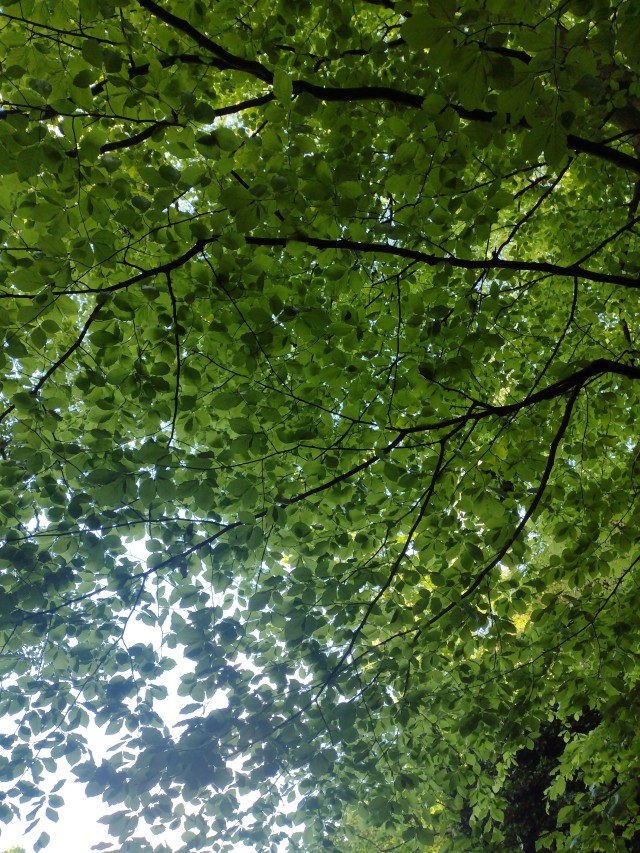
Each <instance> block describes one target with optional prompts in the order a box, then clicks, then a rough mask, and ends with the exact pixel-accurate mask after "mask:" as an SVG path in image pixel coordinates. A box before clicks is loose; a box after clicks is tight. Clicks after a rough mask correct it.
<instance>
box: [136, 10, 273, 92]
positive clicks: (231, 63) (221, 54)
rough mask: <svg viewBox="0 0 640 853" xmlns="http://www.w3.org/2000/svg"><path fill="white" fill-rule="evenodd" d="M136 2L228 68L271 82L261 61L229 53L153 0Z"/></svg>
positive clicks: (271, 75)
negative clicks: (221, 61)
mask: <svg viewBox="0 0 640 853" xmlns="http://www.w3.org/2000/svg"><path fill="white" fill-rule="evenodd" d="M138 3H139V5H140V6H142V8H143V9H146V10H147V12H150V13H151V14H152V15H153V16H154V17H155V18H158V20H160V21H163V22H164V23H165V24H168V25H169V26H170V27H173V29H174V30H179V31H180V32H183V33H184V34H185V35H187V36H189V38H191V39H193V41H194V42H195V43H196V44H197V45H200V47H201V48H203V49H204V50H207V51H209V53H212V54H213V55H214V56H217V57H218V58H219V59H221V60H223V62H224V63H225V64H226V66H227V68H228V69H229V70H232V71H244V72H246V73H247V74H250V75H251V76H252V77H257V78H258V79H259V80H264V82H265V83H272V82H273V74H272V73H271V71H269V69H268V68H267V67H266V66H264V65H263V64H262V63H261V62H256V61H255V60H253V59H243V58H242V57H241V56H236V55H235V54H233V53H229V51H228V50H225V49H224V48H223V47H221V45H219V44H217V43H216V42H215V41H213V39H210V38H209V36H207V35H205V34H204V33H201V32H200V31H199V30H198V29H196V27H194V26H193V24H190V23H189V21H185V20H184V18H179V17H178V16H177V15H174V14H173V12H169V11H168V9H164V8H163V7H162V6H160V5H158V3H155V2H154V0H138Z"/></svg>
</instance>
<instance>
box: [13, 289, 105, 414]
mask: <svg viewBox="0 0 640 853" xmlns="http://www.w3.org/2000/svg"><path fill="white" fill-rule="evenodd" d="M101 307H102V305H101V303H98V304H97V305H96V306H95V308H94V309H93V311H92V312H91V313H90V314H89V316H88V317H87V319H86V320H85V323H84V325H83V327H82V329H81V330H80V334H79V335H78V337H77V338H76V339H75V341H74V342H73V343H72V344H71V346H70V347H69V349H68V350H66V352H64V353H63V354H62V355H61V356H60V358H58V359H57V360H56V361H54V363H53V364H52V365H51V367H50V368H49V369H48V370H47V372H46V373H44V374H43V375H42V376H41V377H40V379H39V380H38V381H37V382H36V384H35V385H34V386H33V388H32V389H31V392H30V393H31V394H33V395H34V396H35V395H36V394H37V393H38V391H40V389H41V388H42V386H43V385H44V383H45V382H46V381H47V379H49V377H50V376H51V375H52V374H53V373H55V372H56V370H58V368H59V367H62V365H63V364H64V363H65V361H67V359H68V358H69V357H70V356H72V355H73V353H74V352H75V351H76V350H77V349H78V347H79V346H80V345H81V344H82V341H83V340H84V338H85V336H86V334H87V332H88V331H89V329H90V327H91V324H92V323H93V321H94V320H95V319H96V317H97V316H98V314H99V312H100V309H101ZM14 410H15V406H14V405H13V404H11V405H10V406H7V408H6V409H5V410H4V412H3V413H2V414H1V415H0V423H1V422H2V421H3V420H4V419H5V418H6V417H7V416H8V415H10V414H11V412H13V411H14Z"/></svg>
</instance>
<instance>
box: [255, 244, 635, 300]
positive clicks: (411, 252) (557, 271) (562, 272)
mask: <svg viewBox="0 0 640 853" xmlns="http://www.w3.org/2000/svg"><path fill="white" fill-rule="evenodd" d="M289 239H291V240H296V241H298V242H301V243H306V244H307V245H308V246H313V247H314V248H316V249H344V250H345V251H349V252H366V253H372V254H380V255H392V256H394V257H399V258H409V259H410V260H412V261H418V262H420V263H423V264H428V265H429V266H439V265H443V266H450V267H455V268H457V269H465V270H484V271H492V270H510V271H512V272H534V273H542V274H546V275H559V276H567V277H569V278H581V279H584V280H585V281H595V282H599V283H602V284H618V285H622V287H630V288H640V280H639V279H638V278H631V277H630V276H625V275H614V274H612V273H600V272H596V271H594V270H588V269H584V267H581V266H579V265H578V264H569V265H567V266H563V265H560V264H552V263H549V262H548V261H508V260H501V259H499V258H491V259H488V260H468V259H466V258H456V257H454V256H452V255H450V256H448V257H440V256H438V255H431V254H428V253H427V252H421V251H419V250H417V249H406V248H403V247H402V246H393V245H390V244H388V243H361V242H358V241H356V240H322V239H319V238H315V237H305V236H300V235H297V236H295V237H291V238H286V237H254V236H248V237H246V241H247V243H248V244H249V245H252V246H281V247H284V246H286V244H287V243H288V242H289Z"/></svg>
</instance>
